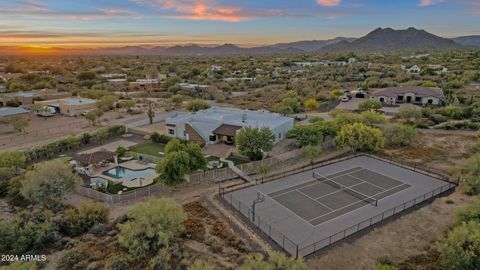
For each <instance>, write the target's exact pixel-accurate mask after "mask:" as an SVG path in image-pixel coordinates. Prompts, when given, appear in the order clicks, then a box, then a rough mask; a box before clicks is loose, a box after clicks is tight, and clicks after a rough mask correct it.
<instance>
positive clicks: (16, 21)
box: [0, 0, 480, 47]
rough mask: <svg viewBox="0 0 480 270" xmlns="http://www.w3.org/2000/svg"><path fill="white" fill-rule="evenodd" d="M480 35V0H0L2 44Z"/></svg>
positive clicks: (98, 44) (88, 44)
mask: <svg viewBox="0 0 480 270" xmlns="http://www.w3.org/2000/svg"><path fill="white" fill-rule="evenodd" d="M410 26H413V27H417V28H421V29H425V30H427V31H430V32H432V33H434V34H437V35H441V36H445V37H455V36H461V35H474V34H480V0H401V1H397V0H288V1H287V0H243V1H240V0H69V1H65V0H0V46H12V45H15V46H18V45H20V46H30V45H35V46H56V47H72V46H86V47H105V46H108V47H110V46H111V47H117V46H123V45H174V44H186V43H198V44H221V43H234V44H239V45H244V46H252V45H260V44H270V43H277V42H287V41H296V40H311V39H327V38H333V37H337V36H346V37H359V36H362V35H365V34H366V33H368V32H369V31H371V30H373V29H374V28H377V27H392V28H407V27H410Z"/></svg>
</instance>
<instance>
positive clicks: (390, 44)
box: [321, 27, 459, 52]
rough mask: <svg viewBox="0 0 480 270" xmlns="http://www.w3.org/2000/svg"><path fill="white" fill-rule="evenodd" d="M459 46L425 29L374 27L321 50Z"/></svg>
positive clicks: (410, 48) (389, 49) (384, 49)
mask: <svg viewBox="0 0 480 270" xmlns="http://www.w3.org/2000/svg"><path fill="white" fill-rule="evenodd" d="M457 46H459V45H458V44H456V43H455V42H454V41H453V40H450V39H446V38H442V37H439V36H436V35H434V34H431V33H428V32H427V31H425V30H418V29H416V28H414V27H409V28H407V29H403V30H395V29H392V28H380V27H379V28H376V29H375V30H373V31H372V32H370V33H368V34H367V35H365V36H363V37H361V38H358V39H356V40H354V41H352V42H347V43H345V42H340V43H337V44H333V45H329V46H326V47H324V48H322V49H321V51H326V52H333V51H391V50H419V49H447V48H454V47H457Z"/></svg>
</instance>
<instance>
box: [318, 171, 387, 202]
mask: <svg viewBox="0 0 480 270" xmlns="http://www.w3.org/2000/svg"><path fill="white" fill-rule="evenodd" d="M312 175H313V177H314V178H315V179H317V180H319V181H321V182H322V183H325V184H327V185H330V186H332V187H334V188H337V189H339V190H342V191H343V192H345V193H348V194H350V195H352V196H354V197H355V198H357V199H359V200H362V201H364V202H366V203H368V204H371V205H373V206H378V200H377V199H375V198H372V197H370V196H368V195H365V194H363V193H361V192H358V191H356V190H353V189H351V188H349V187H347V186H344V185H342V184H340V183H338V182H336V181H335V180H333V179H329V178H327V177H325V176H323V175H321V174H319V173H317V172H313V173H312Z"/></svg>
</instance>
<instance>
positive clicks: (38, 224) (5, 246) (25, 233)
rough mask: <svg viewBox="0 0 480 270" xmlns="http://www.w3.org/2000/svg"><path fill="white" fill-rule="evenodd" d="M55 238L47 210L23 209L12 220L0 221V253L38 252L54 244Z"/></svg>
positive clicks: (49, 213) (50, 215) (50, 216)
mask: <svg viewBox="0 0 480 270" xmlns="http://www.w3.org/2000/svg"><path fill="white" fill-rule="evenodd" d="M57 238H58V237H57V234H56V231H55V225H54V224H53V222H52V213H51V212H50V211H48V210H36V211H33V212H27V211H23V212H20V213H18V214H17V215H16V216H15V217H14V219H13V220H12V221H3V222H1V223H0V239H2V240H1V241H0V253H4V254H22V253H27V252H38V251H41V250H43V249H45V248H47V247H50V246H52V245H54V244H55V242H56V240H57Z"/></svg>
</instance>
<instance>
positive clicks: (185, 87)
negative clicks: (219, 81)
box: [178, 83, 211, 90]
mask: <svg viewBox="0 0 480 270" xmlns="http://www.w3.org/2000/svg"><path fill="white" fill-rule="evenodd" d="M178 86H180V88H182V89H183V90H208V89H210V87H211V86H210V85H206V84H196V83H179V84H178Z"/></svg>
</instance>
